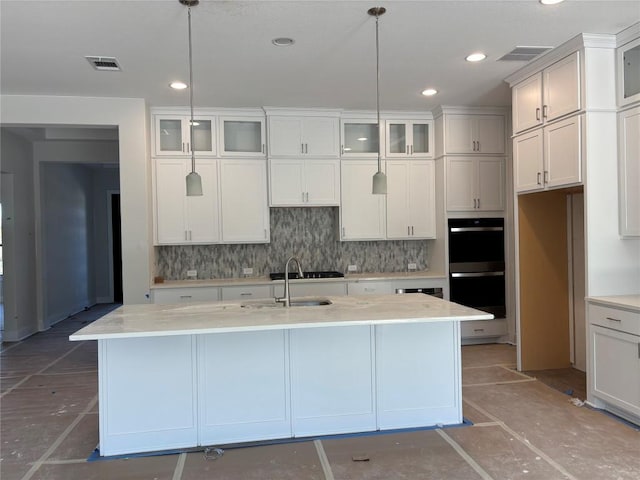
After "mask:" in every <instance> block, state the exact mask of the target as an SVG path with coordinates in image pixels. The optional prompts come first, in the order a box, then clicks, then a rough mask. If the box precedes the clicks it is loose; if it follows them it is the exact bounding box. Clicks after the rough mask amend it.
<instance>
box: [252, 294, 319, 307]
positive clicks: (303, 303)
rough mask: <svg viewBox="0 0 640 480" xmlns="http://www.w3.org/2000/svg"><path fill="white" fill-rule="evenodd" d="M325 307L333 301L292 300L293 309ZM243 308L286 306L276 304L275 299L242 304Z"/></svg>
mask: <svg viewBox="0 0 640 480" xmlns="http://www.w3.org/2000/svg"><path fill="white" fill-rule="evenodd" d="M323 305H331V300H329V299H328V298H323V297H319V298H314V297H304V298H294V299H292V300H291V305H290V306H291V307H320V306H323ZM242 308H284V304H283V303H280V302H276V301H275V300H274V299H268V300H254V301H250V302H245V303H243V304H242Z"/></svg>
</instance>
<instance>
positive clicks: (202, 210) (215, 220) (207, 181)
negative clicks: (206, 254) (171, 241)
mask: <svg viewBox="0 0 640 480" xmlns="http://www.w3.org/2000/svg"><path fill="white" fill-rule="evenodd" d="M187 163H188V164H190V162H189V161H187ZM187 170H188V171H190V169H189V168H188V169H187ZM196 171H197V172H198V174H199V175H200V177H201V178H202V195H201V196H198V197H187V196H186V194H185V201H186V205H187V227H188V228H187V231H188V239H189V243H216V242H218V241H220V220H219V219H220V210H219V197H218V166H217V160H214V159H198V160H196ZM185 176H186V173H185V174H183V176H182V177H180V178H176V179H175V181H176V182H181V183H185V182H186V181H185V178H184V177H185ZM185 189H186V187H185Z"/></svg>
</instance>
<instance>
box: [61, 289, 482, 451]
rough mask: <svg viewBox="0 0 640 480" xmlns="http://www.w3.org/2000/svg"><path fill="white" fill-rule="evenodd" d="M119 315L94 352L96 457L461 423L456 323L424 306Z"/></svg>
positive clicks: (456, 315)
mask: <svg viewBox="0 0 640 480" xmlns="http://www.w3.org/2000/svg"><path fill="white" fill-rule="evenodd" d="M328 300H329V301H330V302H331V304H330V305H321V306H301V307H291V308H282V307H279V306H276V305H275V304H273V303H270V302H269V301H253V302H245V303H241V302H211V303H193V304H179V305H125V306H123V307H120V308H118V309H117V310H114V311H113V312H111V313H109V314H107V315H105V316H104V317H102V318H101V319H99V320H97V321H96V322H94V323H92V324H91V325H88V326H87V327H85V328H83V329H81V330H79V331H78V332H76V333H75V334H73V335H71V337H70V339H71V340H73V341H84V340H97V341H98V376H99V400H100V403H99V405H100V454H101V455H103V456H109V455H118V454H127V453H136V452H148V451H157V450H168V449H179V448H187V447H195V446H203V445H221V444H228V443H238V442H248V441H259V440H268V439H279V438H292V437H307V436H316V435H327V434H337V433H351V432H366V431H376V430H389V429H397V428H409V427H422V426H432V425H437V424H458V423H461V422H462V399H461V363H460V362H461V361H460V322H461V321H472V320H487V319H491V318H493V317H492V315H491V314H487V313H485V312H481V311H478V310H475V309H471V308H467V307H463V306H461V305H457V304H455V303H451V302H447V301H445V300H441V299H438V298H434V297H430V296H428V295H371V296H337V297H328Z"/></svg>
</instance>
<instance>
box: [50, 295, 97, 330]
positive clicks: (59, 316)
mask: <svg viewBox="0 0 640 480" xmlns="http://www.w3.org/2000/svg"><path fill="white" fill-rule="evenodd" d="M96 304H97V302H95V301H94V302H86V303H81V304H77V305H75V306H73V307H71V308H70V309H69V310H68V311H67V312H64V313H63V312H59V313H56V314H53V315H49V316H48V318H47V324H48V325H49V326H50V327H51V326H53V325H55V324H56V323H59V322H61V321H62V320H66V319H67V318H69V317H72V316H73V315H75V314H76V313H80V312H82V311H84V310H87V309H89V308H91V307H93V306H94V305H96Z"/></svg>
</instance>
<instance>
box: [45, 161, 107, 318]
mask: <svg viewBox="0 0 640 480" xmlns="http://www.w3.org/2000/svg"><path fill="white" fill-rule="evenodd" d="M92 177H93V175H92V172H91V169H90V168H89V167H86V166H83V165H77V164H60V163H42V164H40V201H41V213H40V215H41V228H42V247H43V248H42V258H43V277H42V278H43V279H44V280H45V281H44V300H45V301H44V323H45V325H46V326H51V325H53V324H54V323H56V322H58V321H60V320H63V319H65V318H67V317H68V316H69V315H72V314H74V313H77V312H79V311H81V310H82V309H83V308H85V307H89V306H91V305H93V304H94V303H95V288H94V251H93V250H94V248H93V221H94V217H93V198H94V197H93V192H92V186H93V178H92Z"/></svg>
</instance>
